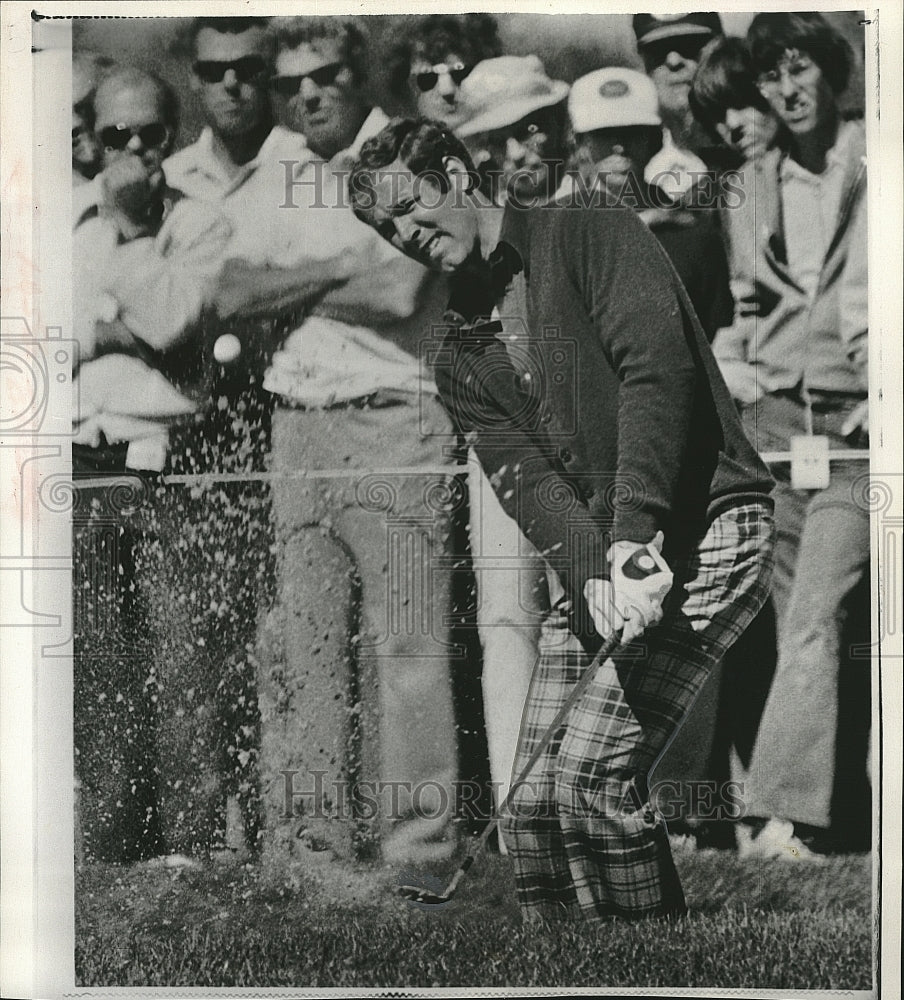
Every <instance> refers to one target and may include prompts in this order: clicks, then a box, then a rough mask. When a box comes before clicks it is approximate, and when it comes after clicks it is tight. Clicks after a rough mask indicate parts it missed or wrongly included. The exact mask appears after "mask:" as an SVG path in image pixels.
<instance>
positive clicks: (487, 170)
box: [455, 56, 568, 206]
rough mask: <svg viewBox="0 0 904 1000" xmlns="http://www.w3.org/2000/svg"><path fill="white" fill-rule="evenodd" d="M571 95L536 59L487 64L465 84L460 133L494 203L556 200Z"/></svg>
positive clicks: (488, 61)
mask: <svg viewBox="0 0 904 1000" xmlns="http://www.w3.org/2000/svg"><path fill="white" fill-rule="evenodd" d="M567 96H568V84H567V83H565V82H564V81H562V80H550V79H549V77H548V76H547V75H546V71H545V70H544V69H543V64H542V63H541V62H540V60H539V59H538V58H537V56H500V57H499V58H497V59H485V60H484V61H483V62H481V63H478V64H477V66H475V68H474V70H473V71H472V72H471V73H470V74H469V75H468V77H467V78H466V79H465V81H464V83H463V84H462V87H461V101H462V107H463V108H464V109H465V110H464V113H465V115H466V118H465V120H464V121H463V122H462V124H461V125H459V126H458V127H457V128H456V130H455V134H456V135H458V136H459V137H460V138H461V139H465V140H467V141H466V142H465V145H466V146H467V147H468V149H469V150H470V151H472V152H473V159H474V163H475V164H476V165H477V168H478V170H479V171H481V173H482V174H483V175H484V176H485V177H486V178H487V179H488V181H489V182H490V189H489V190H488V191H487V194H488V196H489V197H490V198H491V199H492V200H494V201H497V202H499V203H500V204H502V203H504V202H505V201H506V200H507V199H508V198H509V197H513V198H515V199H516V200H517V201H518V202H519V203H520V204H523V205H525V206H527V205H534V204H539V203H540V202H543V201H548V200H549V199H550V198H551V197H552V196H553V194H554V193H555V191H556V189H557V188H558V186H559V183H560V181H561V179H562V176H563V173H564V166H565V157H566V152H567V131H568V115H567V114H566V110H565V98H566V97H567ZM496 171H498V174H496V175H495V176H494V172H496Z"/></svg>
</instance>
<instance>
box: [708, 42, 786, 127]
mask: <svg viewBox="0 0 904 1000" xmlns="http://www.w3.org/2000/svg"><path fill="white" fill-rule="evenodd" d="M688 103H689V104H690V107H691V111H692V112H693V113H694V117H695V118H696V119H697V121H698V122H700V124H701V125H702V126H703V127H704V128H705V129H706V130H707V131H708V132H709V133H710V135H712V136H713V138H716V139H718V137H719V136H718V132H717V131H716V126H717V125H719V124H721V123H722V122H723V121H724V120H725V112H726V111H728V109H729V108H750V107H753V108H756V109H757V110H758V111H762V112H764V113H768V112H769V102H768V101H767V100H766V98H765V97H763V95H762V94H761V93H760V91H759V88H758V87H757V85H756V72H755V70H754V68H753V60H752V59H751V57H750V49H749V48H748V47H747V43H746V42H745V41H744V39H743V38H737V37H734V36H723V37H722V38H716V39H713V41H711V42H710V43H709V44H708V45H707V46H706V48H704V50H703V52H702V53H701V55H700V62H699V64H698V66H697V72H696V73H695V74H694V82H693V84H692V85H691V90H690V93H689V94H688Z"/></svg>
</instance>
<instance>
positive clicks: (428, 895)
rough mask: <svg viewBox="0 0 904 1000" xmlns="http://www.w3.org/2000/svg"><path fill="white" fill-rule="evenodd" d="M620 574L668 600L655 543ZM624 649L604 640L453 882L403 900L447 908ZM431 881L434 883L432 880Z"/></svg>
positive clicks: (616, 638) (413, 890)
mask: <svg viewBox="0 0 904 1000" xmlns="http://www.w3.org/2000/svg"><path fill="white" fill-rule="evenodd" d="M620 569H621V573H622V576H623V578H627V580H629V581H635V582H639V581H641V580H648V578H649V577H651V576H654V575H657V574H659V575H661V576H662V577H663V582H662V587H661V588H660V600H664V599H665V595H666V594H667V593H668V591H669V590H670V589H671V585H672V573H671V571H670V570H669V567H668V565H667V563H666V562H665V560H664V559H663V558H662V556H661V555H660V553H659V550H658V549H657V548H656V547H655V546H654V545H652V544H650V545H647V546H644V548H641V549H637V551H636V552H634V553H633V555H632V556H630V557H629V558H628V559H627V560H626V561H625V563H624V565H622V566H621V568H620ZM620 646H621V633H619V632H616V633H614V634H613V635H611V636H610V637H609V638H608V639H606V640H605V642H604V643H603V645H602V647H601V648H600V650H599V652H598V653H597V654H596V656H595V657H594V658H593V662H592V663H591V664H590V666H589V667H588V668H587V669H586V670H585V671H584V673H583V675H582V676H581V678H580V680H578V682H577V684H575V686H574V687H573V688H572V690H571V693H570V694H569V695H568V697H567V698H566V699H565V701H564V702H563V703H562V706H561V707H560V708H559V710H558V712H556V716H555V718H554V719H553V720H552V722H551V723H550V724H549V726H548V728H547V730H546V732H545V733H544V734H543V737H542V739H541V740H540V742H539V743H538V744H537V746H536V747H535V748H534V751H533V753H532V754H531V755H530V758H529V759H528V761H527V763H526V764H525V765H524V767H523V768H522V769H521V773H520V774H519V775H518V777H517V778H516V779H515V780H514V781H513V782H512V784H511V787H510V788H509V791H508V795H506V797H505V801H504V802H503V803H502V807H501V808H500V809H499V810H498V812H497V813H496V815H495V816H494V817H493V818H492V820H490V822H489V823H487V825H486V827H484V830H483V832H482V833H481V835H480V836H479V837H478V838H477V840H476V842H475V843H474V845H473V846H472V847H471V849H470V850H469V851H468V853H467V855H466V856H465V859H464V861H462V863H461V864H460V865H459V867H458V870H457V871H456V872H455V874H454V875H453V876H452V879H451V881H450V882H449V884H448V886H446V889H445V891H444V892H441V893H439V892H432V891H431V890H430V889H428V888H425V887H424V886H418V885H400V886H398V887H397V888H396V892H397V893H398V894H399V895H400V896H401V897H402V898H403V899H406V900H408V902H410V903H413V904H416V905H418V906H423V907H430V906H444V905H445V904H446V903H448V902H449V901H450V900H451V899H452V897H453V896H454V895H455V892H456V890H457V889H458V886H459V883H460V882H461V880H462V879H463V878H464V876H465V874H466V873H467V871H468V869H469V868H470V867H471V865H473V864H474V861H475V860H476V859H477V857H478V856H479V855H480V852H481V851H482V850H483V848H484V845H485V844H486V842H487V840H488V839H489V837H490V835H491V834H492V833H493V831H494V830H495V829H496V827H497V826H498V825H499V821H500V820H501V818H502V817H503V816H504V815H505V814H506V813H507V812H508V810H509V807H510V806H511V804H512V800H513V798H514V795H515V793H516V792H517V790H518V787H519V785H521V784H523V782H524V781H526V779H527V776H528V775H529V774H530V772H531V770H532V769H533V766H534V764H536V763H537V761H538V760H539V759H540V757H541V755H542V754H543V752H544V751H545V750H546V748H547V747H548V746H549V744H550V742H551V741H552V739H553V737H554V736H555V734H556V732H557V731H558V729H559V727H560V726H561V725H562V723H563V722H564V721H565V718H566V717H567V716H568V713H569V712H570V711H571V709H572V708H573V707H574V706H575V705H576V704H577V702H578V700H579V698H580V697H581V695H583V693H584V692H585V691H586V690H587V688H588V687H589V686H590V682H591V681H592V680H593V678H594V676H595V675H596V671H597V669H598V668H599V666H600V665H601V664H602V663H604V662H605V661H606V660H607V659H608V658H609V657H610V656H612V655H613V653H615V652H616V650H618V648H619V647H620ZM431 881H432V880H431Z"/></svg>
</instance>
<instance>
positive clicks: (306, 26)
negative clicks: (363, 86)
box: [273, 14, 370, 83]
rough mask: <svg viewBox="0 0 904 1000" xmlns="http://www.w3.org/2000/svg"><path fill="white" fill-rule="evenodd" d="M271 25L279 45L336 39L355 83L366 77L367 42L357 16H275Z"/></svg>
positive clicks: (292, 47)
mask: <svg viewBox="0 0 904 1000" xmlns="http://www.w3.org/2000/svg"><path fill="white" fill-rule="evenodd" d="M273 28H274V30H275V32H276V40H277V43H278V45H279V48H280V49H294V48H297V47H298V46H299V45H302V44H304V43H310V42H316V41H319V40H321V39H329V40H331V41H332V40H335V41H337V42H339V45H340V48H341V51H342V61H343V62H344V63H345V65H346V66H348V68H349V69H350V70H351V71H352V75H353V76H354V78H355V83H363V82H364V80H366V79H367V52H368V49H369V47H370V46H369V40H368V34H367V29H366V28H365V27H364V23H363V22H362V21H361V19H360V18H357V17H339V16H337V15H335V14H332V15H330V14H321V15H311V16H309V17H304V16H299V17H275V18H274V19H273Z"/></svg>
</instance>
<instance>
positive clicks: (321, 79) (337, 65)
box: [270, 62, 345, 97]
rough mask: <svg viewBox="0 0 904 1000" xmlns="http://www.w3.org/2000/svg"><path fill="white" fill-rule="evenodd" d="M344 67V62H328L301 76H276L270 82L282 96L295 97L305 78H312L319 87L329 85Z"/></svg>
mask: <svg viewBox="0 0 904 1000" xmlns="http://www.w3.org/2000/svg"><path fill="white" fill-rule="evenodd" d="M344 68H345V63H343V62H334V63H327V64H326V65H325V66H319V67H318V68H317V69H314V70H311V72H310V73H302V74H301V75H300V76H275V77H273V79H272V80H271V81H270V83H271V86H272V87H273V89H274V90H275V91H276V93H277V94H279V96H280V97H294V96H295V95H296V94H297V93H298V91H299V90H301V84H302V82H303V81H304V80H311V81H312V82H313V83H314V84H316V85H317V86H318V87H329V86H330V84H332V83H335V82H336V77H337V76H338V75H339V74H340V72H341V71H342V70H343V69H344Z"/></svg>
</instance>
